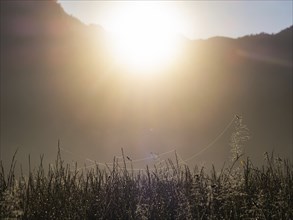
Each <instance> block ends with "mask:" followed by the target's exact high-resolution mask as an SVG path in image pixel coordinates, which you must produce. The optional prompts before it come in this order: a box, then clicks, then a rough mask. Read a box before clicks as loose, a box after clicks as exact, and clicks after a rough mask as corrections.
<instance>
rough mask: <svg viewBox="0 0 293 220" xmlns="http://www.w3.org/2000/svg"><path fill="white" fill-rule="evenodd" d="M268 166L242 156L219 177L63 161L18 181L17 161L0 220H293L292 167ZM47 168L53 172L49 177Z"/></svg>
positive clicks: (179, 168)
mask: <svg viewBox="0 0 293 220" xmlns="http://www.w3.org/2000/svg"><path fill="white" fill-rule="evenodd" d="M265 160H266V166H263V167H261V168H257V167H255V166H253V164H252V163H251V161H250V160H249V159H246V160H245V161H241V160H240V157H238V158H236V159H235V160H234V162H233V164H232V165H231V166H229V167H226V168H223V169H222V170H221V172H220V173H217V172H216V171H215V168H214V167H213V169H212V171H211V172H210V173H207V172H205V170H204V168H201V169H199V168H198V167H195V168H194V169H192V170H191V169H190V168H189V167H188V166H186V165H182V164H180V163H178V161H177V160H176V161H175V162H173V161H171V160H168V161H166V162H165V166H164V167H160V168H156V167H154V169H149V168H148V167H147V168H146V170H142V171H139V172H135V171H134V170H131V168H130V170H129V169H128V167H127V163H126V162H125V158H124V162H125V163H124V164H123V165H122V166H120V163H118V161H117V160H116V159H114V161H113V166H112V167H110V166H109V167H108V168H106V169H102V168H100V167H99V166H96V167H94V168H91V169H87V170H78V169H77V165H76V166H75V167H70V165H68V164H65V163H64V161H63V160H62V158H61V154H60V151H58V154H57V158H56V161H55V163H54V164H53V165H50V166H49V167H48V168H46V169H45V168H44V165H43V157H41V158H40V165H39V167H38V168H37V169H33V170H32V169H31V168H30V169H29V173H28V175H24V174H21V176H20V177H18V178H16V177H15V175H14V173H15V164H16V161H15V156H14V157H13V159H12V163H11V167H10V169H9V171H8V172H7V173H6V172H5V171H4V168H3V166H2V163H1V165H0V170H1V171H0V218H22V219H293V169H292V164H291V163H289V161H287V160H283V159H280V158H275V157H274V156H273V155H268V154H266V155H265ZM45 170H46V171H45Z"/></svg>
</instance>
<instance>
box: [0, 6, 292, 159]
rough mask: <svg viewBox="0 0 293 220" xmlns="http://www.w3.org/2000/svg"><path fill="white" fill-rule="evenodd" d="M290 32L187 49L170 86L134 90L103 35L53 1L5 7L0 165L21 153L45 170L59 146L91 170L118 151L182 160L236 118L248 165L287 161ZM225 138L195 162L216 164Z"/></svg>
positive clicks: (142, 85)
mask: <svg viewBox="0 0 293 220" xmlns="http://www.w3.org/2000/svg"><path fill="white" fill-rule="evenodd" d="M292 31H293V26H291V27H289V28H286V29H284V30H282V31H280V32H279V33H276V34H265V33H261V34H257V35H248V36H243V37H240V38H237V39H232V38H226V37H213V38H209V39H206V40H187V39H184V50H183V52H182V54H181V57H180V58H179V59H178V62H177V63H174V64H171V65H170V66H171V67H170V68H169V69H168V70H166V73H165V75H167V76H168V77H166V78H164V79H161V80H159V81H157V82H155V81H153V82H151V81H150V82H145V81H141V82H140V81H138V82H135V83H131V79H129V78H128V77H127V74H121V72H122V73H123V72H124V71H126V70H123V69H121V68H120V67H119V66H117V65H116V63H115V62H114V61H113V57H112V55H111V54H110V53H109V51H108V50H107V45H108V44H109V42H110V37H109V35H108V33H107V32H106V31H104V30H103V29H102V28H101V27H99V26H94V25H92V26H88V25H85V24H83V23H82V22H80V21H79V20H77V19H76V18H74V17H72V16H70V15H68V14H66V13H65V12H64V11H63V9H62V7H61V6H60V5H59V4H58V3H57V2H56V1H25V2H24V1H23V2H21V1H1V63H2V64H1V148H2V157H4V156H3V155H11V154H12V153H13V152H14V151H15V149H16V148H18V147H20V148H21V150H22V152H23V153H27V154H28V153H31V154H32V155H35V156H36V157H37V156H38V155H39V154H41V153H45V154H46V155H48V159H49V160H50V159H51V158H54V156H55V153H56V140H57V139H59V138H60V139H61V141H62V143H63V146H66V147H67V148H68V149H71V150H72V151H74V152H79V153H80V152H87V153H85V154H86V155H92V156H93V157H94V158H93V159H97V160H102V159H104V158H110V160H111V158H112V156H113V155H115V154H116V155H117V154H119V152H120V151H119V150H120V148H121V147H125V148H126V150H128V151H131V152H132V153H133V155H134V156H133V157H135V156H136V155H137V156H139V155H145V154H147V153H149V152H157V151H160V152H163V151H166V150H170V148H174V146H175V147H176V148H178V151H179V152H181V154H182V155H183V156H184V157H187V156H188V155H189V154H190V153H193V152H198V151H199V150H200V149H201V147H202V146H204V145H205V144H207V143H208V142H209V141H210V140H212V139H213V138H214V137H215V136H216V135H217V134H218V133H219V132H220V131H221V129H222V128H223V127H224V126H225V124H226V123H227V122H229V121H230V120H231V117H233V116H234V115H235V114H241V115H242V116H243V118H244V121H245V122H246V124H247V126H248V127H249V128H250V131H251V136H252V139H251V140H250V141H249V142H248V143H247V146H246V149H245V151H246V152H247V153H248V154H250V155H252V158H253V157H254V159H258V158H259V157H261V156H262V153H263V152H264V151H271V150H275V151H276V152H278V153H280V154H283V155H289V152H290V147H291V146H292ZM150 130H151V131H152V132H150ZM229 132H230V133H228V134H227V135H226V136H224V137H223V139H221V140H220V141H219V142H218V143H217V146H215V147H214V148H212V149H210V150H208V151H207V152H205V154H204V155H202V156H201V158H200V160H203V161H213V162H215V163H217V162H218V163H222V161H223V160H225V159H226V158H227V157H228V155H229V150H230V146H229V138H230V134H231V132H232V130H229ZM6 158H7V159H6ZM8 158H9V157H6V156H5V158H4V162H5V160H7V161H6V162H8ZM75 159H76V158H75Z"/></svg>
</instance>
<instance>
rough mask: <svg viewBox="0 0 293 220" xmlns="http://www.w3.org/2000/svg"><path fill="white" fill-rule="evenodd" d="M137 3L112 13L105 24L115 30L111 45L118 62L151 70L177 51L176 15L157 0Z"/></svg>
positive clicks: (111, 30)
mask: <svg viewBox="0 0 293 220" xmlns="http://www.w3.org/2000/svg"><path fill="white" fill-rule="evenodd" d="M137 3H139V2H137ZM137 3H134V2H133V4H131V5H128V6H126V7H124V8H123V10H119V12H117V13H116V14H115V16H114V15H113V16H109V18H108V20H107V25H106V26H107V27H105V28H107V29H108V30H109V31H110V32H111V33H112V34H113V35H112V36H113V41H112V45H111V49H112V52H113V54H114V57H115V58H116V59H117V61H118V62H119V64H121V65H123V66H125V67H127V68H129V69H131V70H133V71H136V72H139V73H148V74H149V73H153V72H155V71H159V70H160V69H162V68H164V67H166V66H168V65H169V64H170V63H171V62H172V60H173V59H174V58H175V57H176V54H178V49H179V42H178V36H177V33H176V30H175V28H174V25H175V24H176V21H175V19H176V18H175V17H174V16H172V14H171V13H168V12H167V11H166V10H163V9H162V8H160V7H159V6H158V5H156V4H150V2H149V3H148V4H147V3H140V4H137Z"/></svg>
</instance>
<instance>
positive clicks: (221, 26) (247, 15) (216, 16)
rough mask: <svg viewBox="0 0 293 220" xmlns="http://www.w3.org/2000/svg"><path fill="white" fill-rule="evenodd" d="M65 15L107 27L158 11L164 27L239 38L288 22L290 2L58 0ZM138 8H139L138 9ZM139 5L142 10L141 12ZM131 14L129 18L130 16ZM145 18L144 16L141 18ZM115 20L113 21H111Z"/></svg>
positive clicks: (197, 35)
mask: <svg viewBox="0 0 293 220" xmlns="http://www.w3.org/2000/svg"><path fill="white" fill-rule="evenodd" d="M58 2H60V3H61V5H62V6H63V8H64V9H65V11H66V12H67V13H68V14H71V15H73V16H75V17H77V18H79V19H80V20H81V21H83V22H84V23H86V24H91V23H93V24H99V25H101V26H103V27H104V28H105V29H108V30H111V29H113V27H114V26H115V25H116V26H117V25H119V23H121V19H123V16H130V17H129V19H132V20H135V19H136V17H135V16H137V15H135V13H134V11H137V13H138V14H141V13H144V14H145V15H144V16H148V18H146V19H153V17H154V16H156V15H158V14H160V15H159V16H160V17H159V18H156V19H157V20H158V22H160V21H159V20H162V19H163V20H164V21H163V22H160V23H161V24H162V25H164V26H169V27H171V28H172V29H173V30H174V31H176V32H181V33H183V34H184V35H185V36H187V37H189V38H192V39H197V38H208V37H211V36H228V37H239V36H243V35H247V34H253V33H260V32H267V33H276V32H279V31H280V30H282V29H284V28H286V27H289V26H291V25H292V23H293V22H292V19H293V18H292V16H293V15H292V14H293V13H292V10H293V9H292V8H293V5H292V4H293V3H292V2H293V1H291V0H290V1H280V0H279V1H263V0H262V1H206V2H203V1H163V2H158V1H150V2H138V1H67V0H66V1H58ZM138 8H139V9H138ZM141 8H145V9H146V10H145V11H144V12H143V11H141ZM131 16H132V17H131ZM144 19H145V18H144ZM115 22H116V23H115Z"/></svg>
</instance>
